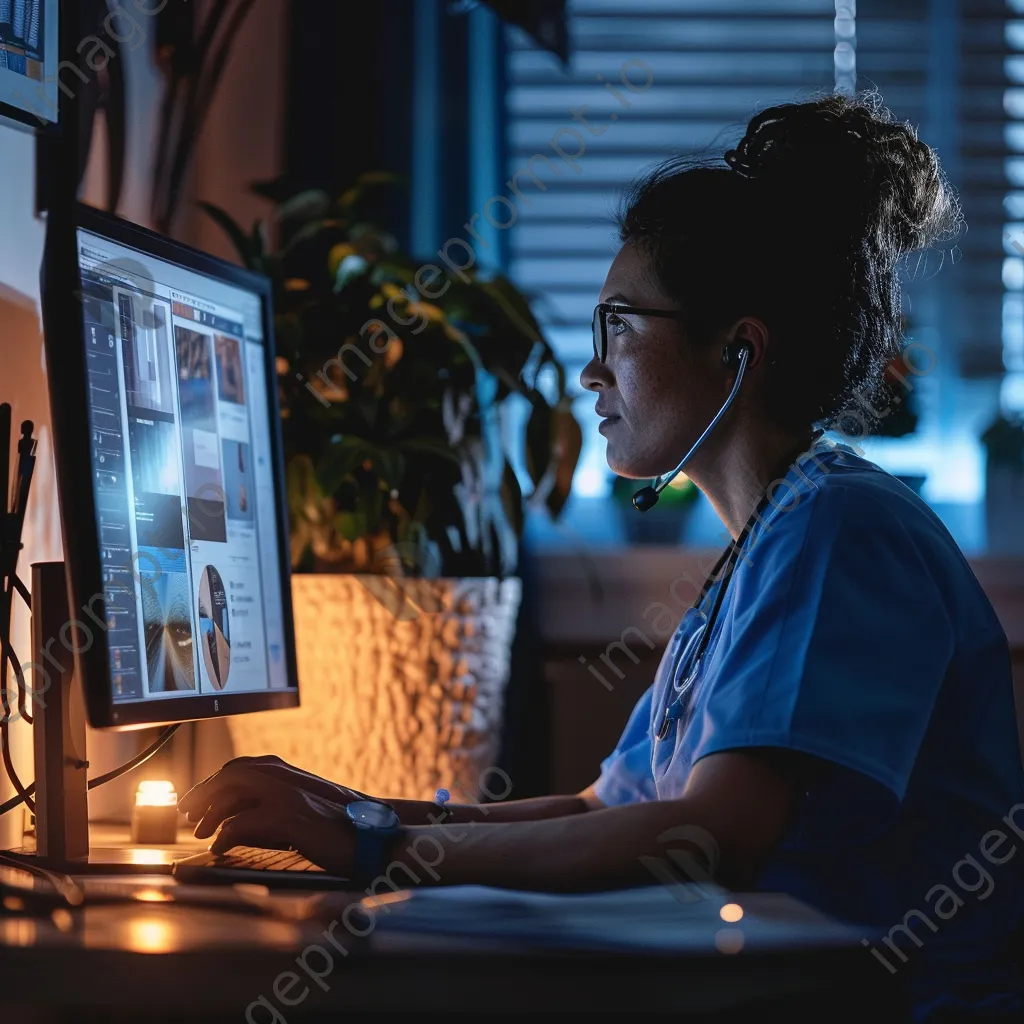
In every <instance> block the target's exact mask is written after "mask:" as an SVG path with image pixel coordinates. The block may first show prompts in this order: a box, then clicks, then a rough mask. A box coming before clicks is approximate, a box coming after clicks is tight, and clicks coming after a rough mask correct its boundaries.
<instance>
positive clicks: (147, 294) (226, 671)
mask: <svg viewBox="0 0 1024 1024" xmlns="http://www.w3.org/2000/svg"><path fill="white" fill-rule="evenodd" d="M77 250H78V268H79V272H80V276H81V288H82V317H83V325H84V329H85V373H86V378H87V380H86V384H87V388H88V394H87V405H88V418H89V425H88V426H89V450H90V458H91V471H92V474H91V475H92V492H93V501H94V506H95V521H96V522H95V525H96V543H97V544H98V546H99V555H100V568H101V573H102V591H103V597H104V613H105V616H106V629H105V636H106V643H107V649H108V655H109V658H108V666H109V675H110V678H109V688H110V702H111V705H112V714H111V716H110V717H111V722H112V723H113V724H116V723H117V722H119V721H124V720H129V719H130V720H131V721H135V722H138V721H147V720H151V721H165V720H173V719H175V718H176V717H179V716H177V715H176V714H175V707H174V706H172V702H176V701H188V700H189V698H196V697H213V698H214V699H215V700H214V702H207V704H206V705H197V704H196V703H195V702H190V704H189V705H188V708H187V713H185V712H186V708H185V707H184V706H183V707H182V712H183V713H182V714H181V715H180V717H200V716H202V715H205V714H209V713H225V712H230V711H231V710H233V708H232V706H231V703H230V701H229V700H224V699H223V698H230V697H231V696H233V695H240V694H259V693H267V692H268V691H280V690H288V689H292V691H293V692H294V680H293V678H292V675H293V674H292V673H291V672H290V671H289V658H288V656H287V650H286V644H287V643H288V642H289V641H288V638H289V637H290V633H291V631H290V624H289V625H288V626H286V616H287V615H288V613H289V609H290V603H289V602H287V601H286V600H285V594H284V589H285V587H286V586H287V585H288V574H287V557H286V553H285V552H284V551H283V550H282V548H283V546H284V539H283V538H284V531H283V529H282V519H281V516H282V515H283V513H282V510H281V508H280V501H279V495H278V494H275V488H277V484H278V482H277V480H276V478H275V473H276V467H277V461H276V460H275V458H274V452H275V451H276V450H277V449H276V443H274V439H273V437H272V426H273V428H274V429H276V428H277V427H278V422H277V418H276V413H275V412H273V409H274V405H273V403H272V400H271V392H270V386H271V384H270V382H271V381H273V379H274V378H273V368H272V367H269V368H268V359H269V358H270V355H269V349H268V345H267V339H266V338H265V337H264V332H265V330H266V327H265V324H266V323H267V322H268V321H267V310H266V308H265V306H266V302H265V298H264V295H263V294H261V291H260V290H247V288H246V287H245V285H244V283H239V281H242V282H244V280H245V277H244V275H243V276H241V277H239V276H238V275H242V272H240V271H236V275H235V278H234V279H232V275H231V274H226V275H224V276H221V277H218V276H216V275H215V274H214V275H211V274H208V273H203V272H200V271H198V270H196V269H192V268H190V267H189V266H188V265H184V264H182V263H180V262H174V261H171V260H168V259H165V258H161V257H159V256H158V255H154V254H153V251H152V250H151V251H144V248H134V247H133V246H131V245H130V244H125V243H124V242H123V241H116V240H114V239H113V238H111V237H108V236H106V235H105V234H101V233H97V232H94V231H90V230H86V229H84V228H83V227H81V226H80V227H79V228H78V231H77ZM208 262H209V264H210V266H212V267H214V268H216V266H217V261H213V260H209V261H208ZM224 266H225V268H226V265H224ZM230 269H232V270H233V269H234V268H230ZM90 685H91V684H90ZM158 702H159V703H160V704H161V707H160V708H159V710H157V709H156V708H152V714H150V711H149V710H148V709H149V707H150V706H151V705H154V704H156V703H158ZM293 703H294V701H293ZM140 705H141V706H143V707H141V708H140ZM248 706H250V707H251V706H252V704H251V702H250V704H249V705H248ZM257 706H258V705H257ZM263 706H270V705H263ZM129 708H131V709H133V710H132V711H130V712H128V713H125V712H126V711H127V709H129ZM119 709H120V711H119Z"/></svg>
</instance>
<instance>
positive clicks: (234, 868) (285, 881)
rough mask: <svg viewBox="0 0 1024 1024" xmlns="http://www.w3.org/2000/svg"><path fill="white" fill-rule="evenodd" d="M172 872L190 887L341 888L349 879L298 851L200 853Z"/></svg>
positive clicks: (250, 848) (180, 862) (250, 849)
mask: <svg viewBox="0 0 1024 1024" xmlns="http://www.w3.org/2000/svg"><path fill="white" fill-rule="evenodd" d="M171 873H172V874H173V875H174V877H175V878H177V879H178V881H179V882H184V883H186V884H189V885H234V884H235V883H237V882H245V883H249V884H254V883H255V884H263V885H267V886H270V887H272V888H278V889H337V888H345V887H348V885H349V880H348V879H347V878H342V877H341V876H339V875H331V874H328V873H327V872H326V871H324V869H323V868H321V867H318V866H317V865H316V864H314V863H313V862H312V861H310V860H307V859H306V858H305V857H303V856H302V854H301V853H297V852H296V851H295V850H264V849H261V848H260V847H257V846H235V847H233V848H232V849H231V850H229V851H228V852H227V853H221V854H212V853H209V852H206V853H197V854H194V855H193V856H191V857H185V858H184V859H182V860H178V861H175V862H174V866H173V868H172V869H171Z"/></svg>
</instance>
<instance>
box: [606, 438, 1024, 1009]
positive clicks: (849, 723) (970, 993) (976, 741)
mask: <svg viewBox="0 0 1024 1024" xmlns="http://www.w3.org/2000/svg"><path fill="white" fill-rule="evenodd" d="M710 568H711V567H710V566H706V567H704V568H703V569H702V573H703V572H707V571H709V570H710ZM699 585H700V580H698V581H697V582H696V586H699ZM720 585H721V584H720V583H719V584H715V585H712V587H711V589H710V591H709V593H708V594H707V595H706V597H705V600H704V602H703V609H704V613H703V615H706V614H707V612H708V611H709V610H710V607H711V604H712V602H713V600H714V597H715V589H716V586H720ZM652 607H657V606H652ZM703 615H702V614H701V613H698V612H697V611H696V610H694V609H690V610H689V611H688V612H687V613H686V615H685V616H684V617H683V620H682V622H681V623H680V625H679V628H678V630H677V631H676V633H675V635H674V636H673V638H672V640H671V642H670V643H669V646H668V649H667V651H666V653H665V656H664V658H663V659H662V662H661V665H660V667H659V669H658V672H657V675H656V677H655V680H654V683H653V685H652V686H651V688H650V689H649V690H648V691H647V693H646V694H644V696H643V697H642V698H641V699H640V701H639V703H638V704H637V706H636V707H635V709H634V710H633V713H632V715H631V716H630V719H629V722H628V724H627V725H626V729H625V731H624V732H623V734H622V738H621V739H620V740H619V743H618V746H617V747H616V748H615V751H614V752H613V753H612V754H611V755H610V756H609V757H608V758H606V759H605V761H604V762H603V763H602V767H601V776H600V778H599V780H598V782H597V784H596V793H597V796H598V798H599V799H600V800H601V801H602V802H603V803H605V804H607V805H609V806H613V805H616V804H624V803H630V802H633V801H640V800H655V799H663V800H664V799H673V798H676V797H679V796H681V795H682V793H683V791H684V789H685V788H686V782H687V778H688V776H689V773H690V768H691V767H692V766H693V765H694V764H695V763H696V762H697V761H699V760H700V759H701V758H702V757H704V756H705V755H707V754H713V753H716V752H719V751H725V750H737V749H742V748H745V747H770V748H783V749H787V750H793V751H799V752H802V753H804V754H810V755H813V756H814V757H815V758H817V759H820V760H819V762H818V763H819V765H820V766H821V767H822V769H823V770H822V772H821V773H820V775H818V774H816V776H815V780H814V782H813V783H812V784H811V785H810V788H809V789H808V790H807V791H806V792H805V793H804V795H803V797H802V798H801V800H800V802H799V805H798V809H797V812H796V815H795V818H794V820H793V822H792V823H791V826H790V827H789V829H788V831H787V833H786V835H785V836H784V838H783V841H782V842H781V844H780V846H779V847H778V849H777V850H776V851H775V853H774V855H773V856H772V858H771V860H770V862H769V863H768V864H767V866H766V867H765V869H764V871H763V873H762V875H761V877H760V879H759V880H758V886H757V887H758V888H759V889H761V890H765V891H775V892H789V893H791V894H793V895H794V896H796V897H798V898H800V899H802V900H804V901H805V902H807V903H809V904H811V905H813V906H816V907H818V908H820V909H821V910H824V911H826V912H827V913H830V914H832V915H834V916H836V917H839V918H843V919H845V920H847V921H850V922H854V923H856V924H858V926H860V927H861V928H862V930H863V936H864V943H865V955H870V956H872V958H873V960H874V961H875V962H877V964H878V970H880V971H888V972H889V973H898V974H899V975H901V976H902V977H903V978H905V979H906V981H907V983H908V985H909V988H910V992H911V995H912V998H913V1001H914V1004H915V1017H916V1019H918V1020H924V1019H926V1018H927V1017H928V1016H929V1014H930V1012H931V1010H933V1009H935V1008H937V1007H938V1006H940V1005H943V1006H950V1005H961V1004H964V1005H970V1006H979V1005H981V1004H982V1003H984V1004H985V1006H986V1007H987V1006H991V1007H992V1008H995V1007H996V1006H1000V1007H1002V1006H1003V1005H1006V1006H1007V1007H1014V1006H1024V1001H1022V999H1021V986H1020V982H1019V980H1018V976H1017V973H1016V971H1014V970H1013V969H1012V967H1011V966H1010V962H1009V959H1008V956H1007V954H1006V946H1007V941H1008V938H1009V935H1010V933H1011V931H1012V930H1013V928H1014V927H1015V926H1016V925H1017V924H1019V923H1020V922H1021V921H1022V920H1024V770H1022V763H1021V751H1020V745H1019V741H1018V734H1017V722H1016V715H1015V711H1014V701H1013V686H1012V679H1011V670H1010V654H1009V647H1008V644H1007V640H1006V635H1005V633H1004V632H1003V629H1002V627H1001V626H1000V624H999V621H998V619H997V618H996V615H995V612H994V611H993V609H992V605H991V604H990V603H989V601H988V598H987V597H986V596H985V593H984V592H983V590H982V588H981V586H980V584H979V583H978V581H977V579H976V578H975V576H974V574H973V572H972V571H971V569H970V567H969V565H968V564H967V562H966V560H965V559H964V557H963V554H962V553H961V551H960V550H959V548H958V547H957V546H956V543H955V542H954V541H953V539H952V537H950V535H949V533H948V531H947V530H946V529H945V527H944V526H943V525H942V523H941V522H940V521H939V519H938V518H937V517H936V516H935V514H934V513H933V512H932V510H931V509H930V508H929V507H928V506H927V505H926V504H925V503H924V502H923V501H922V500H921V499H920V498H919V497H918V496H917V495H916V494H914V493H913V492H912V491H911V490H910V489H909V488H907V487H905V486H904V485H903V484H901V483H900V482H899V481H898V480H896V479H895V478H894V477H892V476H890V475H889V474H888V473H886V472H885V471H883V470H882V469H880V468H879V467H878V466H876V465H874V464H873V463H871V462H868V461H867V460H866V459H863V458H861V457H859V456H858V455H857V454H856V453H855V452H854V451H853V450H852V449H851V448H849V447H848V446H846V445H836V444H834V443H831V442H829V441H828V440H827V439H822V440H821V441H819V442H818V443H817V444H815V445H814V446H813V447H812V448H811V449H810V450H809V451H808V452H807V453H805V454H804V455H803V456H801V458H800V459H798V460H797V461H796V462H795V463H794V465H793V466H792V467H791V468H790V470H789V472H788V473H787V475H786V477H785V478H784V481H783V484H781V485H780V486H778V487H777V488H776V489H775V490H774V491H773V493H772V502H771V504H770V505H769V507H768V509H767V510H766V512H765V513H764V514H763V515H762V517H761V519H760V521H759V522H758V523H757V524H755V526H754V528H753V530H752V532H751V534H750V536H749V537H748V539H747V543H746V545H745V548H744V553H743V555H742V556H741V558H740V560H739V562H738V563H737V567H736V569H735V570H734V571H733V573H732V578H731V581H730V582H729V585H728V587H727V589H726V592H725V597H724V600H723V603H722V605H721V609H720V611H719V615H718V619H717V622H716V624H715V626H714V629H713V630H712V633H711V636H710V638H709V644H708V648H707V652H706V654H705V657H704V658H703V662H702V667H701V670H700V672H699V674H698V675H697V677H696V680H695V682H694V684H693V686H692V688H691V689H690V691H689V703H688V710H687V714H686V715H685V716H684V717H683V718H682V719H681V720H680V721H679V722H677V723H676V726H675V728H674V731H673V732H672V733H671V734H670V735H669V736H668V738H667V739H665V740H664V741H656V740H655V739H654V737H655V735H656V733H657V730H658V727H659V725H660V724H661V719H662V715H663V712H664V710H665V707H666V706H667V705H668V704H669V703H671V702H672V699H673V697H674V693H675V691H674V688H673V674H674V672H675V671H676V668H677V661H678V659H679V655H680V653H681V652H682V651H683V650H684V649H685V647H686V641H687V640H688V639H689V638H690V637H691V636H692V635H693V633H694V631H695V630H696V629H697V627H698V626H699V625H700V624H701V622H703V621H704V619H703ZM1021 1019H1024V1015H1022V1018H1021Z"/></svg>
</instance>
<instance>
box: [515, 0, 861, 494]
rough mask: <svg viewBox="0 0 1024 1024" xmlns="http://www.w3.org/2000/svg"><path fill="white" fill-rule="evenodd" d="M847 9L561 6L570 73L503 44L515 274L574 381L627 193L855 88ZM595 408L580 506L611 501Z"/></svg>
mask: <svg viewBox="0 0 1024 1024" xmlns="http://www.w3.org/2000/svg"><path fill="white" fill-rule="evenodd" d="M837 6H838V8H839V13H840V16H839V18H837ZM852 8H853V0H840V3H839V4H838V5H837V4H836V3H835V2H834V0H758V2H756V3H755V2H752V0H570V2H569V18H570V24H569V34H570V39H571V41H572V49H573V54H572V57H571V60H570V66H569V68H568V69H563V68H562V66H561V64H560V62H559V61H558V59H557V58H556V57H554V56H552V55H551V54H548V53H544V52H541V51H539V50H537V49H536V47H535V45H534V44H533V43H532V41H531V40H530V39H529V38H528V37H527V36H526V35H524V34H523V33H522V32H520V31H519V30H517V29H507V30H506V31H507V33H508V34H507V44H508V50H509V54H508V94H507V132H508V154H509V176H510V177H512V176H515V175H516V174H519V175H520V177H519V180H520V182H521V183H522V184H521V188H522V192H523V199H521V200H520V202H519V204H518V205H519V211H520V219H519V222H518V223H517V225H516V227H515V229H514V230H513V231H511V232H509V236H508V244H509V253H508V255H509V270H510V275H511V277H512V278H513V280H514V281H515V282H516V283H517V284H518V285H519V286H520V287H521V288H523V289H524V290H525V291H526V292H527V293H529V294H530V295H531V296H532V297H533V299H534V302H535V304H536V308H537V311H538V313H539V314H540V316H541V317H542V319H543V320H544V322H545V324H546V327H547V330H548V333H549V336H550V338H551V340H552V343H553V344H554V346H555V348H556V350H557V351H558V353H559V355H560V356H561V357H562V358H563V360H564V361H565V362H566V364H567V370H568V373H569V375H570V379H572V378H573V377H578V375H579V372H580V370H581V369H582V368H583V366H584V365H585V364H586V362H587V361H588V360H589V358H590V353H591V335H590V320H591V314H592V312H593V308H594V305H595V303H596V302H597V297H598V293H599V292H600V290H601V285H602V283H603V281H604V277H605V274H606V272H607V269H608V266H609V264H610V263H611V260H612V258H613V256H614V254H615V251H616V249H617V245H616V240H615V230H614V217H613V214H614V210H615V207H616V201H617V198H618V194H619V191H620V190H621V188H622V186H623V185H625V184H626V183H627V182H629V181H630V180H632V179H633V178H634V177H635V176H636V175H637V174H638V172H640V171H641V170H642V169H643V168H645V167H649V166H650V165H652V164H654V163H656V162H658V161H659V160H661V159H663V158H665V157H667V156H669V155H672V154H673V153H693V152H697V151H699V150H702V149H704V148H706V147H712V148H713V150H717V151H718V152H719V153H721V152H723V151H724V150H725V149H726V148H728V146H729V145H731V144H733V143H734V142H736V141H738V140H739V138H740V137H741V136H742V134H743V131H744V129H745V127H746V124H747V122H748V121H749V119H750V117H751V116H752V115H753V114H754V113H755V112H756V111H757V110H760V109H763V108H764V107H768V106H771V105H773V104H775V103H780V102H787V101H792V100H794V99H798V98H799V97H800V95H801V94H803V95H809V94H810V93H811V92H812V91H818V90H821V89H822V88H826V89H827V88H831V87H832V86H834V85H835V84H837V83H839V84H843V83H846V84H847V87H848V86H849V85H850V84H852V81H851V74H852V72H853V68H854V67H855V60H854V56H855V54H854V22H853V18H852V16H851V15H852ZM837 45H839V47H840V48H839V49H837ZM837 72H838V73H839V77H838V78H837ZM538 154H539V155H540V157H541V158H542V159H537V156H538ZM562 154H565V155H562ZM549 165H550V166H549ZM552 168H555V170H553V169H552ZM530 171H533V172H535V173H536V175H537V178H538V179H540V180H541V187H538V185H537V183H536V181H535V180H534V179H533V178H531V177H529V173H528V172H530ZM526 198H528V199H529V201H528V202H527V201H526ZM592 404H593V402H592V400H591V399H589V398H581V399H580V401H579V402H578V403H577V415H579V416H580V418H581V419H582V420H583V422H584V438H585V441H584V449H583V456H582V458H581V461H580V467H579V470H578V472H577V476H576V481H575V485H574V486H575V489H576V492H577V494H578V495H580V496H602V495H605V494H607V491H608V485H609V482H610V475H609V471H608V469H607V466H606V464H605V460H604V441H603V439H602V438H601V437H600V435H599V434H598V433H597V430H596V426H597V423H596V419H594V418H593V417H591V416H590V407H591V405H592Z"/></svg>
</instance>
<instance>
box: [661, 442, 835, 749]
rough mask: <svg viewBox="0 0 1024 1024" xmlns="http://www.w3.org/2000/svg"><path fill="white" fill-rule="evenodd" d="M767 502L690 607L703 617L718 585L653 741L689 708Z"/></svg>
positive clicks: (681, 661) (676, 672) (677, 668)
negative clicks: (731, 585) (729, 591)
mask: <svg viewBox="0 0 1024 1024" xmlns="http://www.w3.org/2000/svg"><path fill="white" fill-rule="evenodd" d="M823 435H824V431H823V430H820V429H819V430H816V431H814V433H813V434H812V435H811V446H810V448H809V452H813V451H816V450H818V448H819V445H821V444H822V443H823V441H822V439H823ZM769 490H770V489H769ZM770 500H771V498H770V494H769V493H768V492H766V493H765V494H763V495H762V496H761V500H760V501H759V502H758V503H757V508H755V509H754V511H753V512H752V513H751V514H750V518H749V519H748V520H747V523H746V525H745V526H744V527H743V529H742V530H741V531H740V534H739V536H738V537H737V538H736V540H735V541H734V542H733V543H732V544H730V545H729V547H727V548H726V549H725V551H723V552H722V554H721V555H720V556H719V559H718V561H717V562H716V563H715V567H714V568H713V569H712V570H711V572H710V574H709V575H708V576H707V578H706V579H705V580H704V585H703V586H702V587H701V590H700V594H699V595H698V597H697V600H696V602H695V603H694V606H693V607H694V611H696V612H697V614H698V615H703V612H702V611H701V605H702V604H703V603H704V601H705V599H706V598H707V595H708V590H709V587H710V586H711V585H712V584H713V583H715V582H717V581H719V580H720V581H721V582H719V586H718V591H717V592H716V594H715V600H714V603H713V604H712V605H711V614H710V615H708V616H707V618H706V619H705V620H704V622H702V623H701V625H699V626H698V627H697V628H696V629H695V630H694V632H693V633H692V634H691V636H690V638H689V639H688V640H687V641H686V645H685V646H684V647H683V650H682V653H681V654H680V655H679V658H678V659H677V660H676V662H675V665H673V668H672V676H671V678H672V685H671V687H670V689H669V696H670V698H671V699H670V700H669V702H668V704H667V705H666V706H665V710H664V711H663V712H662V715H661V722H660V724H659V726H658V731H657V732H656V733H655V739H656V740H659V741H664V740H667V739H668V738H669V736H670V735H671V734H672V731H673V729H674V728H675V725H676V722H678V721H679V720H680V719H681V718H682V717H683V715H685V714H686V711H687V709H688V707H689V704H688V700H687V698H688V697H689V695H690V691H691V690H692V689H693V686H694V683H695V682H696V681H697V676H698V675H700V669H701V663H702V662H703V660H704V655H705V654H706V653H707V649H708V644H709V643H710V642H711V635H712V633H713V632H714V629H715V622H716V621H717V620H718V613H719V611H720V610H721V608H722V602H723V600H724V599H725V590H726V587H728V585H729V580H730V579H731V578H732V574H733V571H734V570H735V568H736V563H737V562H738V561H739V560H740V557H741V556H742V554H743V549H744V547H745V546H746V543H747V539H748V537H749V536H750V534H751V531H752V530H753V529H754V525H755V524H756V523H758V522H759V521H760V519H761V516H762V515H763V514H764V512H765V510H766V509H767V507H768V504H769V502H770ZM684 666H685V667H684Z"/></svg>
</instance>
